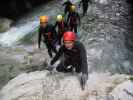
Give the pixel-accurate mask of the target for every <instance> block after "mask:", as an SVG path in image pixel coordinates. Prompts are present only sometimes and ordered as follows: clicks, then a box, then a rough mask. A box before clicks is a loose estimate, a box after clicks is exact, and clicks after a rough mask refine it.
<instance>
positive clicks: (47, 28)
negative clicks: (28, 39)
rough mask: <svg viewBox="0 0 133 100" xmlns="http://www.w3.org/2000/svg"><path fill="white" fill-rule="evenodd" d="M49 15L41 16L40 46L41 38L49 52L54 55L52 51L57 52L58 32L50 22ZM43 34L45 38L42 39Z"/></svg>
mask: <svg viewBox="0 0 133 100" xmlns="http://www.w3.org/2000/svg"><path fill="white" fill-rule="evenodd" d="M48 19H49V18H48V16H40V28H39V36H38V48H40V45H41V40H43V42H44V43H45V45H46V47H47V49H48V54H49V56H50V57H52V52H54V53H57V50H56V45H55V44H56V42H57V38H58V37H57V33H56V31H55V29H54V26H53V25H52V24H49V23H48ZM42 36H43V39H42Z"/></svg>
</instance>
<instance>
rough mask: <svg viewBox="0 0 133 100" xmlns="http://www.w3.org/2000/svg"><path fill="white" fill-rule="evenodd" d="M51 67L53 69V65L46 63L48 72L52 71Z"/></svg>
mask: <svg viewBox="0 0 133 100" xmlns="http://www.w3.org/2000/svg"><path fill="white" fill-rule="evenodd" d="M53 69H54V66H52V65H51V64H48V66H47V70H48V71H50V72H52V71H53Z"/></svg>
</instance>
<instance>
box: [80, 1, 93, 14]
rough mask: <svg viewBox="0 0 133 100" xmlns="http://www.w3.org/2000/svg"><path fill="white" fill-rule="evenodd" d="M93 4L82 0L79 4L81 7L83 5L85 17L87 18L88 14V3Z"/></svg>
mask: <svg viewBox="0 0 133 100" xmlns="http://www.w3.org/2000/svg"><path fill="white" fill-rule="evenodd" d="M89 2H90V3H91V0H81V1H80V3H79V7H80V6H81V4H82V9H83V16H85V14H87V10H88V3H89Z"/></svg>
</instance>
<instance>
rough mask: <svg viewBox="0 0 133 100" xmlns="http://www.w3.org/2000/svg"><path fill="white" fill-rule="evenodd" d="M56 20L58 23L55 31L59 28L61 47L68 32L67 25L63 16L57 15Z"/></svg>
mask: <svg viewBox="0 0 133 100" xmlns="http://www.w3.org/2000/svg"><path fill="white" fill-rule="evenodd" d="M56 19H57V21H56V23H55V26H54V27H55V29H56V27H57V28H58V37H59V45H61V42H62V36H63V33H64V32H65V31H66V30H67V23H66V22H65V21H64V18H63V16H62V15H57V18H56Z"/></svg>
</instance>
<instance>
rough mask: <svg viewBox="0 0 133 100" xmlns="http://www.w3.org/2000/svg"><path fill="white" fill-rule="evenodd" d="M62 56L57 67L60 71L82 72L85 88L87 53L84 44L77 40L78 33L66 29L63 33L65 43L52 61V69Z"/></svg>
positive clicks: (82, 82) (82, 84) (82, 83)
mask: <svg viewBox="0 0 133 100" xmlns="http://www.w3.org/2000/svg"><path fill="white" fill-rule="evenodd" d="M59 58H61V61H60V63H59V64H58V66H57V67H56V70H57V71H59V72H64V73H66V72H77V73H81V74H82V75H81V81H80V82H81V86H82V89H83V90H84V88H85V83H86V81H87V79H88V65H87V54H86V50H85V47H84V45H83V44H82V43H81V42H79V41H76V34H75V33H74V32H72V31H66V32H65V33H64V35H63V45H62V46H61V47H60V49H59V51H58V53H57V54H56V55H55V57H54V58H53V59H52V60H51V62H50V67H49V69H50V70H53V67H52V65H53V64H54V63H55V62H56V61H57V60H58V59H59Z"/></svg>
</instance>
